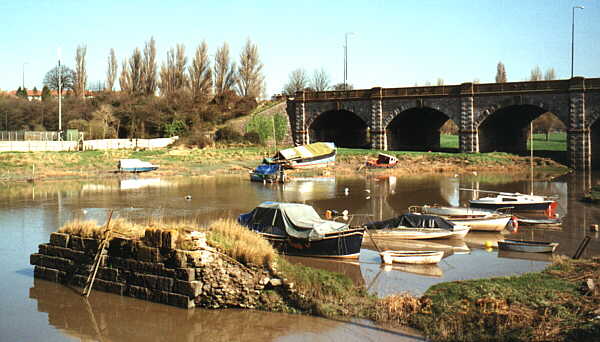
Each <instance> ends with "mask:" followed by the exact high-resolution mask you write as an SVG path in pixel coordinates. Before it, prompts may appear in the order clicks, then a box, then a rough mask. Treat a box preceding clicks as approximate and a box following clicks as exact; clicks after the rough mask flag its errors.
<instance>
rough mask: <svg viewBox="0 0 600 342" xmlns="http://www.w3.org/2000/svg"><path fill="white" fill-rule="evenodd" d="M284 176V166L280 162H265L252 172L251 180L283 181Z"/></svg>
mask: <svg viewBox="0 0 600 342" xmlns="http://www.w3.org/2000/svg"><path fill="white" fill-rule="evenodd" d="M284 178H285V176H284V173H283V167H282V166H281V165H280V164H267V163H263V164H260V165H258V166H257V167H256V168H255V169H254V170H252V172H250V180H251V181H253V182H269V183H275V182H278V181H281V182H283V181H284Z"/></svg>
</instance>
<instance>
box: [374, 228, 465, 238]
mask: <svg viewBox="0 0 600 342" xmlns="http://www.w3.org/2000/svg"><path fill="white" fill-rule="evenodd" d="M468 232H469V228H468V227H463V228H459V229H455V230H446V229H439V228H387V229H377V230H372V231H370V233H371V235H372V236H373V237H374V238H379V239H403V240H427V239H464V237H465V235H467V233H468Z"/></svg>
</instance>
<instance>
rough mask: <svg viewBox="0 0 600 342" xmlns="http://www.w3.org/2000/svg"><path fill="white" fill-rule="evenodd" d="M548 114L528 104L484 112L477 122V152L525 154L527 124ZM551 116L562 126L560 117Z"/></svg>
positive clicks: (528, 128) (540, 108) (526, 149)
mask: <svg viewBox="0 0 600 342" xmlns="http://www.w3.org/2000/svg"><path fill="white" fill-rule="evenodd" d="M494 109H495V108H494ZM548 112H549V111H548V110H546V109H545V108H542V107H540V106H536V105H530V104H524V105H523V104H521V105H509V106H506V107H502V108H497V109H496V110H494V112H491V113H490V112H489V111H485V112H484V113H483V114H484V115H482V116H480V120H481V121H479V120H478V121H479V122H478V130H477V131H478V140H479V151H480V152H493V151H499V152H509V153H517V154H518V153H525V152H527V151H528V148H527V140H528V138H529V131H530V125H529V124H530V123H531V122H532V121H533V120H535V119H536V118H538V117H539V116H541V115H542V114H545V113H548ZM552 114H553V115H554V116H555V117H557V118H558V119H559V120H560V121H561V122H562V123H563V125H564V121H563V120H562V119H561V118H560V116H558V115H556V114H555V113H552ZM565 127H566V125H565Z"/></svg>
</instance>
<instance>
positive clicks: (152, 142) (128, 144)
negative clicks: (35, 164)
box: [0, 137, 179, 152]
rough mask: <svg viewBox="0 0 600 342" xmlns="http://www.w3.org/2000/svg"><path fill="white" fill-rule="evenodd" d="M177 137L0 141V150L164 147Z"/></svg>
mask: <svg viewBox="0 0 600 342" xmlns="http://www.w3.org/2000/svg"><path fill="white" fill-rule="evenodd" d="M178 138H179V137H172V138H158V139H102V140H86V141H83V142H77V141H0V152H36V151H80V150H110V149H134V148H145V149H154V148H162V147H166V146H168V145H170V144H172V143H173V142H175V141H176V140H177V139H178Z"/></svg>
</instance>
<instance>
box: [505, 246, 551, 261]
mask: <svg viewBox="0 0 600 342" xmlns="http://www.w3.org/2000/svg"><path fill="white" fill-rule="evenodd" d="M498 258H507V259H522V260H532V261H547V262H552V261H553V260H554V254H552V253H527V252H516V251H507V250H503V249H500V250H498Z"/></svg>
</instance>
